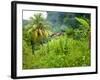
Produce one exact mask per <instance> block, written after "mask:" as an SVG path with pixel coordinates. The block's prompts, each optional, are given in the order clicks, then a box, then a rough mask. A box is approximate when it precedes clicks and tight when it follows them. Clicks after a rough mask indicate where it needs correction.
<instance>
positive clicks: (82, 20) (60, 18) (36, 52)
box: [22, 11, 91, 69]
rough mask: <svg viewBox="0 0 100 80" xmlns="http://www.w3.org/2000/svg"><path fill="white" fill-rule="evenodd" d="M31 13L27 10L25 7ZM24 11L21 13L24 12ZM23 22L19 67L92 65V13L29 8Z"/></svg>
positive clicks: (38, 67)
mask: <svg viewBox="0 0 100 80" xmlns="http://www.w3.org/2000/svg"><path fill="white" fill-rule="evenodd" d="M25 12H27V15H28V12H29V13H30V11H25ZM25 12H24V11H23V13H25ZM31 13H32V15H30V16H29V18H24V17H25V16H27V15H25V14H23V20H22V22H23V26H22V36H23V37H22V54H23V55H22V68H23V69H41V68H63V67H66V68H67V67H86V66H90V65H91V54H90V51H91V24H90V23H91V22H90V21H91V15H90V14H89V13H71V12H55V11H31Z"/></svg>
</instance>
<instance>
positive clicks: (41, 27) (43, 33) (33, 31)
mask: <svg viewBox="0 0 100 80" xmlns="http://www.w3.org/2000/svg"><path fill="white" fill-rule="evenodd" d="M30 26H31V27H30V28H29V30H28V33H29V34H30V36H31V44H32V50H33V53H34V45H35V44H43V41H44V40H46V38H47V37H48V35H49V27H50V26H49V23H48V22H47V21H46V19H44V18H43V16H42V14H41V13H39V14H35V15H34V16H33V17H31V18H30Z"/></svg>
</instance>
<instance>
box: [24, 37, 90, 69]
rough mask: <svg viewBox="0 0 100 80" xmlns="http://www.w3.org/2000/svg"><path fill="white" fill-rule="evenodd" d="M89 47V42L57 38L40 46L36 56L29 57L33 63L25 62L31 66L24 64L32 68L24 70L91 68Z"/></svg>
mask: <svg viewBox="0 0 100 80" xmlns="http://www.w3.org/2000/svg"><path fill="white" fill-rule="evenodd" d="M87 46H88V42H86V41H85V40H83V41H77V40H74V39H72V38H68V37H66V36H65V35H64V36H60V37H56V38H54V39H52V40H51V41H49V42H48V43H46V44H43V46H39V49H38V50H35V52H34V53H35V54H34V55H33V56H32V55H31V56H28V57H29V59H31V57H32V60H31V62H32V63H31V64H30V61H28V60H27V61H25V60H24V61H23V62H24V63H26V62H29V64H26V65H25V64H24V66H30V68H29V67H27V68H26V67H23V68H24V69H31V68H32V69H33V68H52V67H75V66H89V65H90V51H89V49H88V47H87ZM26 49H27V48H26ZM30 52H31V50H30ZM28 53H29V52H28ZM26 57H27V56H26Z"/></svg>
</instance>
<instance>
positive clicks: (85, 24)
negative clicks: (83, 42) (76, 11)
mask: <svg viewBox="0 0 100 80" xmlns="http://www.w3.org/2000/svg"><path fill="white" fill-rule="evenodd" d="M75 19H76V20H77V21H78V22H79V23H80V24H81V25H82V26H83V28H84V32H86V35H87V37H88V40H89V48H90V47H91V30H90V29H91V28H90V21H89V20H88V19H84V18H78V17H76V18H75Z"/></svg>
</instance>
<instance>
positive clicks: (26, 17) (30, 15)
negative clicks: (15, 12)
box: [23, 11, 47, 20]
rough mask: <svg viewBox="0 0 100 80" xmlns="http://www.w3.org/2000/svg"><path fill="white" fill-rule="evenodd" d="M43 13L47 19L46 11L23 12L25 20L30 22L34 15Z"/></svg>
mask: <svg viewBox="0 0 100 80" xmlns="http://www.w3.org/2000/svg"><path fill="white" fill-rule="evenodd" d="M37 13H41V14H42V15H43V17H44V18H47V12H45V11H23V19H24V20H29V19H30V17H32V16H33V15H34V14H37Z"/></svg>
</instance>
